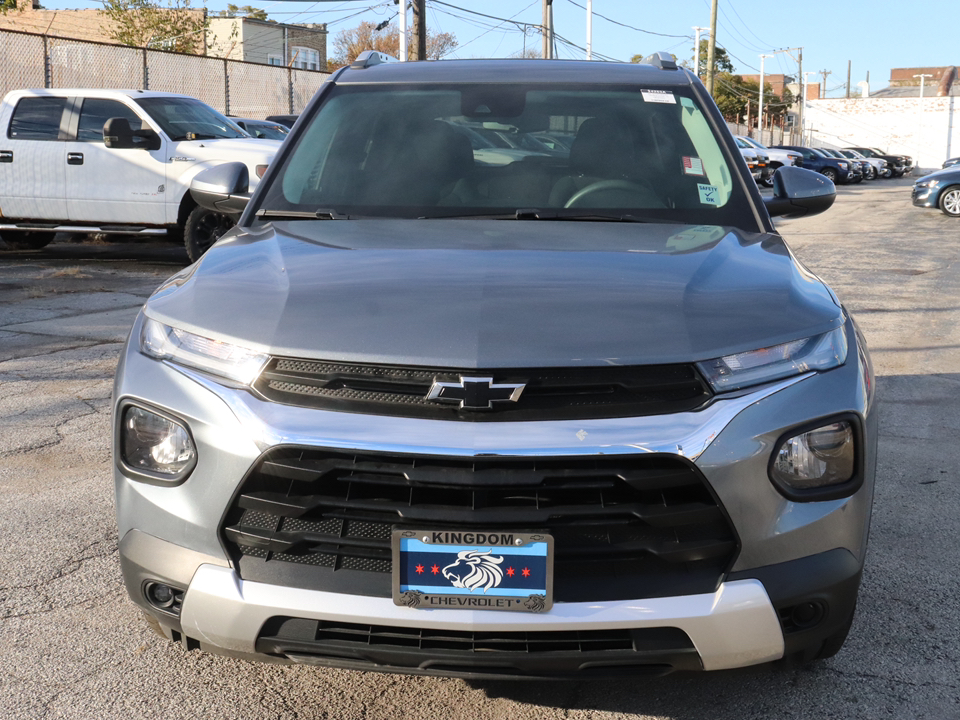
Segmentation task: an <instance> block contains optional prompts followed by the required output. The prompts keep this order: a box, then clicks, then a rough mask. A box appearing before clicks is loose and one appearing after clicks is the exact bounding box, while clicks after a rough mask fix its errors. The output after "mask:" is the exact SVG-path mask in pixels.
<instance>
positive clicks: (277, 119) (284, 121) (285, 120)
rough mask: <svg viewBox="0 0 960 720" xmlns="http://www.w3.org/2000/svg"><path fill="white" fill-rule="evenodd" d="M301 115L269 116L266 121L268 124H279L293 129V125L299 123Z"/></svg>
mask: <svg viewBox="0 0 960 720" xmlns="http://www.w3.org/2000/svg"><path fill="white" fill-rule="evenodd" d="M298 117H300V116H299V115H267V117H266V118H264V119H265V120H267V121H268V122H274V123H279V124H280V125H283V126H284V127H288V128H292V127H293V124H294V123H295V122H296V121H297V118H298Z"/></svg>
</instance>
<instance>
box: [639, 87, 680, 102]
mask: <svg viewBox="0 0 960 720" xmlns="http://www.w3.org/2000/svg"><path fill="white" fill-rule="evenodd" d="M640 95H641V96H643V100H644V102H652V103H666V104H667V105H676V104H677V98H676V97H675V96H674V94H673V93H672V92H670V91H669V90H641V91H640Z"/></svg>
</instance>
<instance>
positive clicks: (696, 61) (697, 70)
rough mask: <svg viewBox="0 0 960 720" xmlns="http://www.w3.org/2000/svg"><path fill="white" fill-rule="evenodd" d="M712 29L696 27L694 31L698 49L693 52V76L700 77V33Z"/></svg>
mask: <svg viewBox="0 0 960 720" xmlns="http://www.w3.org/2000/svg"><path fill="white" fill-rule="evenodd" d="M709 29H710V28H702V27H695V28H693V31H694V32H695V33H696V34H697V40H696V43H697V45H696V48H695V49H694V51H693V53H694V54H693V74H694V75H696V76H697V77H700V33H701V32H703V31H704V30H709Z"/></svg>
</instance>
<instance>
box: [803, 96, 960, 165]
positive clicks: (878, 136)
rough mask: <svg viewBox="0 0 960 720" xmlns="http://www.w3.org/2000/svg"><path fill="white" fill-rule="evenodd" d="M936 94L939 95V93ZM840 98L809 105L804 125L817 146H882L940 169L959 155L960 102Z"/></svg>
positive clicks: (816, 101) (947, 98)
mask: <svg viewBox="0 0 960 720" xmlns="http://www.w3.org/2000/svg"><path fill="white" fill-rule="evenodd" d="M934 91H935V90H934ZM922 102H923V105H922V112H921V101H920V98H918V97H914V98H849V99H848V98H838V99H828V100H809V101H808V102H807V108H806V113H805V115H806V118H805V124H806V129H807V136H806V137H808V138H809V137H810V135H811V134H812V137H813V140H812V144H813V145H814V146H820V145H826V146H828V147H846V146H851V145H853V146H866V147H877V148H880V149H881V150H885V151H887V152H890V153H903V154H905V155H910V156H912V157H913V159H914V162H915V163H916V164H917V165H919V166H920V167H922V168H930V169H938V168H939V167H940V165H941V164H942V163H943V161H944V160H946V159H947V158H948V157H956V156H958V155H960V98H958V97H924V98H923V101H922Z"/></svg>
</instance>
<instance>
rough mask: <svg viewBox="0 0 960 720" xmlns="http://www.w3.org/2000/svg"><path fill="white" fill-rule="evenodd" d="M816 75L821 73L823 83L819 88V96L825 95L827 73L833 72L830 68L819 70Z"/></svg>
mask: <svg viewBox="0 0 960 720" xmlns="http://www.w3.org/2000/svg"><path fill="white" fill-rule="evenodd" d="M817 75H823V85H822V86H821V88H820V97H821V98H826V97H827V75H833V72H832V71H830V70H821V71H820V72H818V73H817Z"/></svg>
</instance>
